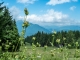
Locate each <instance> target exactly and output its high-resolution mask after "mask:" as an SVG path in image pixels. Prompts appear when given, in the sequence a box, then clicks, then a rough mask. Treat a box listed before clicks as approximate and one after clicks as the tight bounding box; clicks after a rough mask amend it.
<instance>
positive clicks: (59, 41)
mask: <svg viewBox="0 0 80 60" xmlns="http://www.w3.org/2000/svg"><path fill="white" fill-rule="evenodd" d="M76 35H77V36H76ZM33 37H35V38H36V39H35V41H34V43H35V44H36V43H37V42H38V43H39V44H41V46H44V45H47V46H56V47H60V46H63V47H64V46H67V48H76V45H75V43H76V42H78V43H79V46H78V47H77V48H80V31H71V30H70V31H61V32H59V31H58V32H56V34H55V33H50V34H47V33H43V32H38V33H36V34H34V35H32V36H27V37H26V39H25V42H28V43H30V44H32V42H33V40H32V38H33ZM70 45H71V47H70Z"/></svg>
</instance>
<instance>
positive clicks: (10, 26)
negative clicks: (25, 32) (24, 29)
mask: <svg viewBox="0 0 80 60" xmlns="http://www.w3.org/2000/svg"><path fill="white" fill-rule="evenodd" d="M0 8H1V9H2V7H1V6H0ZM2 11H3V16H0V18H1V19H0V23H1V24H0V32H1V33H0V39H1V46H2V50H3V51H5V50H8V51H17V50H19V47H20V43H19V34H18V29H17V26H16V22H15V20H13V19H12V16H11V15H10V12H9V10H8V8H6V7H4V8H3V10H2Z"/></svg>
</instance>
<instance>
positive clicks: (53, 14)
mask: <svg viewBox="0 0 80 60" xmlns="http://www.w3.org/2000/svg"><path fill="white" fill-rule="evenodd" d="M1 1H4V5H6V6H7V7H8V8H9V10H10V13H11V15H13V18H14V19H16V21H17V22H18V21H20V20H24V17H25V14H24V8H27V9H28V11H29V15H28V16H27V21H29V22H30V23H34V24H38V25H40V26H44V27H45V26H50V27H51V26H66V25H80V0H1ZM1 1H0V2H1Z"/></svg>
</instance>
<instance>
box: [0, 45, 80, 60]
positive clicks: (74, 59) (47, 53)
mask: <svg viewBox="0 0 80 60" xmlns="http://www.w3.org/2000/svg"><path fill="white" fill-rule="evenodd" d="M0 60H80V49H67V48H65V47H60V48H58V47H48V46H44V47H36V46H35V45H34V44H33V45H32V46H30V45H27V46H21V49H20V51H19V52H3V53H0Z"/></svg>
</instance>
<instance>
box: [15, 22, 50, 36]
mask: <svg viewBox="0 0 80 60" xmlns="http://www.w3.org/2000/svg"><path fill="white" fill-rule="evenodd" d="M22 24H23V21H17V22H16V25H17V28H18V31H19V33H20V32H21V31H22ZM38 31H40V32H42V31H43V32H44V33H50V31H49V30H48V29H45V28H43V27H41V26H39V25H37V24H32V23H30V25H29V26H28V27H27V28H26V34H25V35H26V36H30V35H33V34H35V33H37V32H38Z"/></svg>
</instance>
